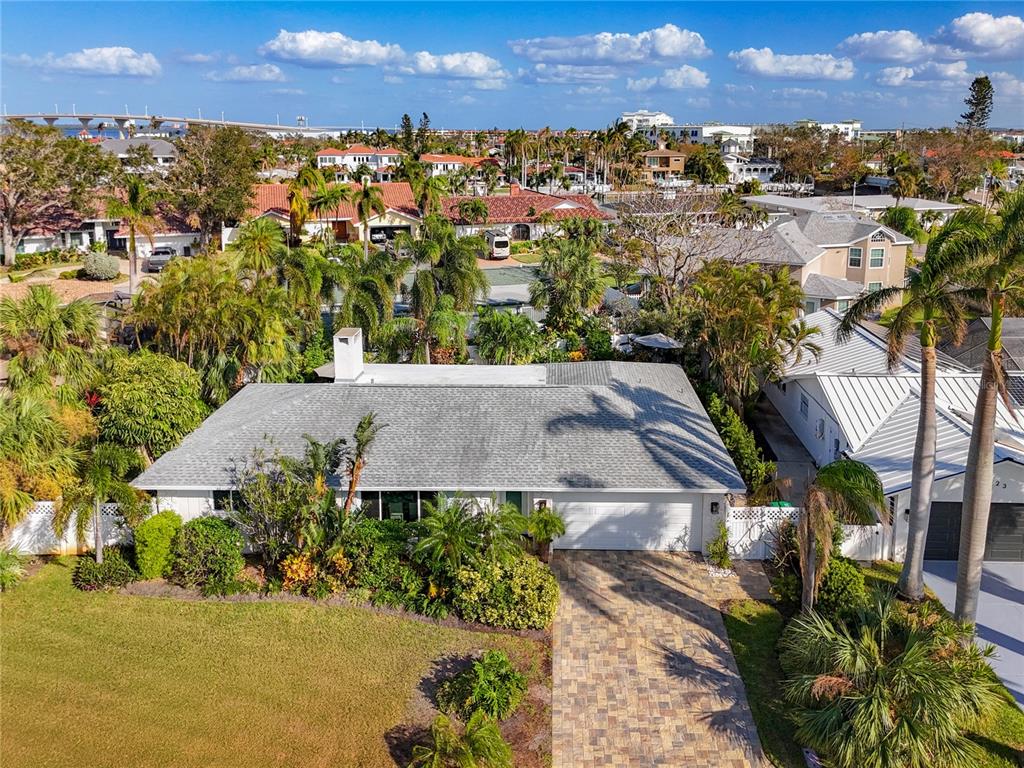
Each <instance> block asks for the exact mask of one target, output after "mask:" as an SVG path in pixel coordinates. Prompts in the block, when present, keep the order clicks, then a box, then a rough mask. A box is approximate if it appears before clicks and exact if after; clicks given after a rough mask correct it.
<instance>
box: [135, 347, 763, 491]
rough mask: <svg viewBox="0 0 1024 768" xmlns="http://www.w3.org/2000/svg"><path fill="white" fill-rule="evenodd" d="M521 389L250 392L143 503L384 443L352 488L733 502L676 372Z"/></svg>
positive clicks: (156, 480)
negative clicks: (280, 459)
mask: <svg viewBox="0 0 1024 768" xmlns="http://www.w3.org/2000/svg"><path fill="white" fill-rule="evenodd" d="M546 373H547V376H546V380H545V381H546V383H543V384H539V385H536V386H523V385H513V386H504V385H487V386H479V385H464V386H460V385H457V384H444V385H410V384H400V385H395V384H387V385H383V384H356V385H352V384H250V385H249V386H247V387H245V388H244V389H243V390H242V391H241V392H239V393H238V394H237V395H235V397H234V398H232V399H231V400H230V401H229V402H228V403H227V404H226V405H224V406H223V407H221V408H220V409H219V410H217V411H216V413H214V414H213V415H212V416H210V418H208V419H207V420H206V421H205V422H204V423H203V424H202V425H201V426H200V427H199V429H197V430H196V431H195V432H194V433H192V434H191V435H189V436H188V437H187V438H186V439H185V440H184V441H183V442H182V444H181V445H180V446H179V447H178V448H176V449H175V450H173V451H170V452H169V453H167V454H165V455H164V456H161V457H160V458H159V459H158V460H157V461H156V462H155V463H154V464H153V465H152V466H150V467H149V469H147V470H146V471H145V472H144V473H143V474H142V475H141V476H140V477H139V478H138V479H137V480H136V481H135V483H134V484H135V485H136V486H137V487H139V488H143V489H148V490H165V491H166V490H174V489H189V488H191V489H206V490H209V489H226V488H229V487H230V485H231V476H232V467H233V466H234V465H235V463H236V462H237V461H239V460H243V459H245V458H247V457H248V456H249V455H251V453H252V450H253V449H254V448H256V447H260V446H267V445H268V442H267V438H271V439H272V445H273V446H274V447H276V448H277V449H278V450H280V451H281V452H283V453H287V454H292V455H297V454H299V453H300V452H301V450H302V447H303V440H302V435H303V434H305V433H308V434H310V435H312V436H314V437H315V438H317V439H318V440H328V439H333V438H336V437H345V438H350V436H351V435H352V432H353V430H354V429H355V426H356V423H357V422H358V421H359V419H360V418H361V417H362V416H363V415H365V414H366V413H367V412H369V411H374V412H376V413H377V414H378V420H379V422H380V423H383V424H387V425H388V426H387V427H385V428H384V429H382V430H381V432H380V434H379V435H378V437H377V440H376V442H375V443H374V444H373V446H372V448H371V450H370V454H369V457H368V462H367V466H366V470H365V472H364V474H363V478H362V487H363V488H364V489H367V490H373V489H396V490H397V489H420V490H483V491H491V490H535V491H545V490H547V491H555V490H568V489H574V488H590V489H607V490H614V489H622V490H625V489H629V490H666V491H671V490H708V491H711V490H735V491H738V490H742V488H743V482H742V480H741V478H740V477H739V474H738V472H737V471H736V468H735V465H734V464H733V463H732V460H731V459H730V458H729V456H728V453H727V452H726V450H725V448H724V446H723V445H722V442H721V439H720V438H719V437H718V434H717V433H716V432H715V430H714V427H713V426H712V425H711V422H710V420H709V419H708V417H707V414H706V413H705V411H704V409H703V408H702V407H701V405H700V402H699V401H698V399H697V396H696V394H695V393H694V391H693V388H692V387H691V386H690V383H689V381H688V380H687V378H686V375H685V374H684V373H683V371H682V369H681V368H679V367H678V366H673V365H659V364H651V363H647V364H644V363H610V362H609V363H565V364H555V365H549V366H546Z"/></svg>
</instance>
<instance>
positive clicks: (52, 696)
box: [0, 561, 543, 768]
mask: <svg viewBox="0 0 1024 768" xmlns="http://www.w3.org/2000/svg"><path fill="white" fill-rule="evenodd" d="M70 574H71V571H70V561H65V562H62V563H51V564H48V565H46V566H44V567H43V568H42V569H41V570H40V572H39V573H37V574H36V575H34V576H33V577H31V578H30V579H28V580H27V581H25V582H23V583H22V584H21V585H19V586H18V587H17V588H16V589H15V590H13V591H12V592H9V593H5V594H4V595H3V596H2V597H0V622H2V624H0V626H2V635H0V642H2V644H0V699H2V714H0V731H2V733H3V753H4V759H3V763H4V764H5V765H12V766H13V765H17V766H23V767H24V768H31V767H32V766H42V765H67V764H75V765H134V766H171V765H173V766H210V765H217V766H246V767H247V768H248V767H249V766H267V765H302V766H308V767H312V766H342V765H344V766H363V767H370V766H392V765H394V762H393V760H392V759H391V757H390V754H389V751H388V743H387V742H386V740H385V736H386V734H387V733H388V732H389V731H390V730H391V729H392V728H394V727H395V726H396V725H398V724H399V723H400V722H402V720H403V718H404V717H405V716H406V713H407V707H408V706H409V702H410V700H411V698H412V696H413V694H414V692H415V691H416V688H417V685H418V684H419V683H420V681H421V680H422V678H423V677H424V675H426V674H427V673H428V671H429V670H430V668H431V665H432V662H433V661H434V660H436V659H438V658H440V657H443V656H446V655H448V654H455V653H465V652H467V651H471V650H476V649H483V648H489V647H497V648H502V649H504V650H506V651H507V652H509V653H510V655H513V657H514V658H515V659H517V661H518V662H519V664H520V665H521V666H526V667H531V666H532V668H533V674H539V672H538V671H537V670H539V669H540V667H541V666H542V665H541V664H540V663H538V658H540V657H542V655H543V650H542V646H540V644H538V643H535V642H534V641H531V640H526V639H521V638H513V637H509V636H506V635H499V634H481V633H475V632H468V631H464V630H461V629H452V628H444V627H438V626H435V625H433V624H429V623H424V622H420V621H413V620H409V619H403V618H400V617H394V616H385V615H381V614H377V613H374V612H371V611H367V610H363V609H359V608H349V607H337V606H332V607H326V606H317V605H311V604H309V603H287V602H276V601H260V602H249V603H239V602H222V601H181V600H173V599H166V598H146V597H129V596H120V595H116V594H103V593H83V592H78V591H77V590H75V589H74V588H73V587H72V586H71V582H70Z"/></svg>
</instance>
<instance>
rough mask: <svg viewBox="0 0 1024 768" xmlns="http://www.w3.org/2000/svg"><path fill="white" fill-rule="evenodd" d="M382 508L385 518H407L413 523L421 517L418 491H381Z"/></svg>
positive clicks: (382, 515)
mask: <svg viewBox="0 0 1024 768" xmlns="http://www.w3.org/2000/svg"><path fill="white" fill-rule="evenodd" d="M380 508H381V517H382V518H383V519H384V520H405V521H406V522H410V523H412V522H415V521H416V520H418V519H419V504H418V499H417V493H416V491H381V494H380Z"/></svg>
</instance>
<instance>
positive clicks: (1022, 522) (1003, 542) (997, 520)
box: [924, 501, 1024, 562]
mask: <svg viewBox="0 0 1024 768" xmlns="http://www.w3.org/2000/svg"><path fill="white" fill-rule="evenodd" d="M962 509H963V507H962V505H961V503H960V502H959V501H935V502H932V507H931V517H930V518H929V521H928V538H927V540H926V543H925V550H924V556H925V559H926V560H956V559H957V558H958V553H959V551H960V525H961V515H962ZM985 559H986V560H993V561H1000V562H1022V561H1024V504H993V505H992V507H991V509H990V511H989V518H988V531H987V532H986V535H985Z"/></svg>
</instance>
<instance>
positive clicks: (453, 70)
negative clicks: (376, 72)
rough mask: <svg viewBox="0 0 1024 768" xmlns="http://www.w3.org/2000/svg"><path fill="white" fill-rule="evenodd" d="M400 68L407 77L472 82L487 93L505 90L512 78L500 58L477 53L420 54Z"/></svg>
mask: <svg viewBox="0 0 1024 768" xmlns="http://www.w3.org/2000/svg"><path fill="white" fill-rule="evenodd" d="M400 69H401V71H402V72H404V73H407V74H415V75H426V76H428V77H452V78H459V79H467V80H473V81H475V82H474V85H475V86H476V87H477V88H481V89H485V90H494V89H499V88H503V87H504V84H505V80H506V79H508V76H509V74H508V72H506V71H505V70H503V69H502V68H501V63H500V62H499V61H498V60H497V59H493V58H491V57H490V56H487V55H485V54H483V53H479V52H477V51H467V52H463V53H441V54H433V53H430V52H428V51H418V52H416V53H414V54H413V55H412V56H411V57H410V58H409V63H408V64H406V65H405V66H403V67H401V68H400Z"/></svg>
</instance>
